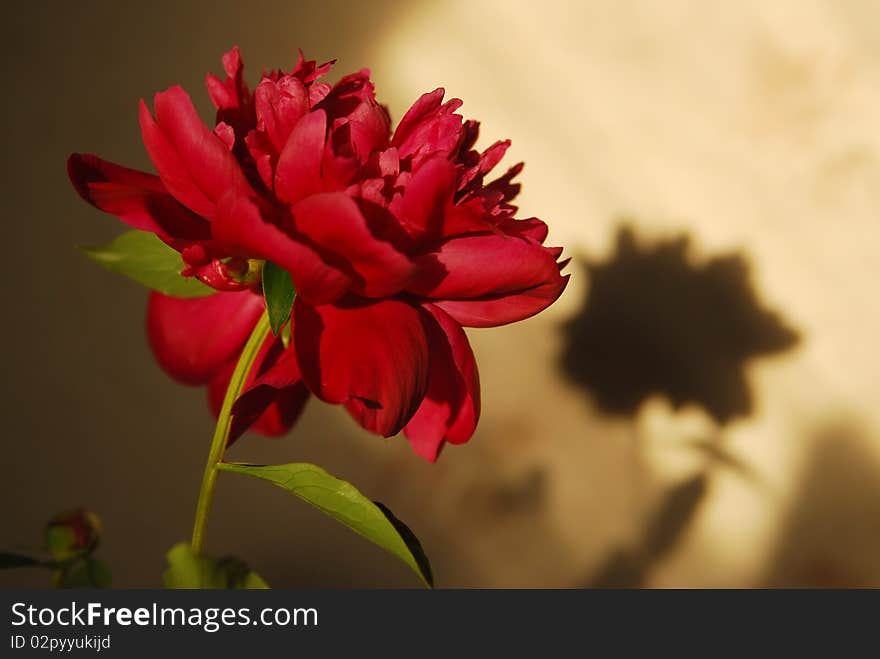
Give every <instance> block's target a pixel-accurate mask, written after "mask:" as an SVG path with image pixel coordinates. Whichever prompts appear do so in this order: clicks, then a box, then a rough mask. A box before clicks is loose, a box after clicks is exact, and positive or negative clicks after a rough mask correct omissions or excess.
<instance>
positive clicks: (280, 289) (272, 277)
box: [263, 261, 296, 336]
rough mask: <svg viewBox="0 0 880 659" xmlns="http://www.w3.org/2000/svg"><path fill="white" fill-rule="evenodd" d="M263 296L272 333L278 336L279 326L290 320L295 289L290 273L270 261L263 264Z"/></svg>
mask: <svg viewBox="0 0 880 659" xmlns="http://www.w3.org/2000/svg"><path fill="white" fill-rule="evenodd" d="M263 296H264V297H265V298H266V311H268V312H269V325H270V326H271V327H272V334H274V335H275V336H278V332H279V331H280V330H281V326H282V325H284V323H286V322H287V321H288V320H290V310H291V309H292V308H293V299H294V298H295V297H296V289H295V288H294V287H293V280H292V279H291V278H290V273H289V272H287V270H285V269H284V268H280V267H278V266H277V265H275V264H274V263H272V262H271V261H266V263H264V264H263Z"/></svg>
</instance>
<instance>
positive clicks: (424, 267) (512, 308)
mask: <svg viewBox="0 0 880 659" xmlns="http://www.w3.org/2000/svg"><path fill="white" fill-rule="evenodd" d="M417 264H418V265H420V266H421V270H420V271H419V276H418V277H417V278H416V279H414V280H413V282H412V283H411V284H410V285H409V287H408V290H410V291H412V292H413V293H416V294H419V295H422V296H424V297H427V298H430V299H433V300H437V306H439V307H441V308H442V309H443V310H444V311H446V312H447V313H448V314H450V315H451V316H452V317H453V318H455V319H456V320H457V321H458V322H459V323H461V324H462V325H465V326H470V327H492V326H495V325H503V324H505V323H510V322H514V321H516V320H522V319H524V318H528V317H529V316H533V315H534V314H536V313H538V312H539V311H541V310H543V309H545V308H546V307H547V306H549V305H550V304H551V303H553V302H554V301H555V300H556V298H558V297H559V295H561V294H562V291H563V289H564V288H565V285H566V282H567V279H568V278H567V277H562V276H561V275H560V274H559V267H558V266H557V263H556V255H555V253H554V251H553V250H552V249H548V248H546V247H542V246H541V245H539V244H537V243H536V242H534V241H532V240H530V239H521V238H515V237H510V236H503V235H498V234H485V235H476V236H465V237H461V238H453V239H452V240H448V241H446V242H445V243H443V244H442V245H441V246H440V248H439V249H438V250H437V251H435V252H433V253H431V254H426V255H424V256H422V257H420V258H419V259H417Z"/></svg>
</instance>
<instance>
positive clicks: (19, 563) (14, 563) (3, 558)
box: [0, 552, 45, 570]
mask: <svg viewBox="0 0 880 659" xmlns="http://www.w3.org/2000/svg"><path fill="white" fill-rule="evenodd" d="M43 566H45V563H44V562H43V561H40V560H37V559H36V558H31V557H30V556H25V555H24V554H10V553H7V552H0V570H11V569H13V568H17V567H43Z"/></svg>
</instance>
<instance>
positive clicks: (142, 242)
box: [80, 231, 215, 297]
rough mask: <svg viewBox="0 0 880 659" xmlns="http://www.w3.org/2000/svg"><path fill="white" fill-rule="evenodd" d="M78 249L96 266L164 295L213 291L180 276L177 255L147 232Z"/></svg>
mask: <svg viewBox="0 0 880 659" xmlns="http://www.w3.org/2000/svg"><path fill="white" fill-rule="evenodd" d="M80 249H82V251H83V252H85V253H86V255H87V256H88V257H89V258H90V259H92V260H93V261H94V262H95V263H97V264H98V265H101V266H104V267H105V268H107V269H108V270H112V271H113V272H118V273H119V274H121V275H125V276H126V277H129V278H131V279H134V280H135V281H136V282H138V283H139V284H143V285H144V286H146V287H147V288H151V289H153V290H154V291H159V292H160V293H165V294H166V295H171V296H173V297H204V296H206V295H211V294H212V293H214V292H215V291H214V289H213V288H209V287H208V286H206V285H205V284H203V283H202V282H200V281H199V280H198V279H195V278H192V277H184V276H183V275H181V274H180V271H181V270H183V259H181V257H180V254H178V253H177V252H175V251H174V250H173V249H171V248H170V247H169V246H168V245H166V244H165V243H163V242H162V241H161V240H159V238H157V237H156V235H155V234H152V233H149V232H147V231H127V232H126V233H123V234H122V235H121V236H118V237H117V238H116V239H114V240H113V241H112V242H110V243H108V244H106V245H103V246H101V247H81V248H80Z"/></svg>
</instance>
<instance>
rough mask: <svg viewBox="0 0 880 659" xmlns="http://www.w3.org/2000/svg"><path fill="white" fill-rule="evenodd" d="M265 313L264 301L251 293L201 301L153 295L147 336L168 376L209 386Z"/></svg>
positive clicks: (228, 294)
mask: <svg viewBox="0 0 880 659" xmlns="http://www.w3.org/2000/svg"><path fill="white" fill-rule="evenodd" d="M262 313H263V300H262V298H261V297H260V296H258V295H255V294H253V293H251V292H242V293H215V294H213V295H209V296H207V297H199V298H177V297H169V296H167V295H163V294H162V293H157V292H152V293H150V299H149V302H148V304H147V336H148V338H149V341H150V347H151V348H152V349H153V354H154V355H155V356H156V361H158V362H159V365H160V366H161V367H162V369H163V370H165V372H166V373H168V374H169V375H170V376H171V377H173V378H174V379H176V380H178V381H180V382H183V383H184V384H204V383H206V382H208V381H209V380H211V379H212V378H213V377H215V376H216V375H217V374H218V373H219V372H220V371H221V369H222V368H223V367H224V365H225V364H226V363H227V362H228V361H229V360H230V359H231V358H232V357H233V356H235V355H237V354H238V353H239V351H240V350H241V348H242V347H243V346H244V344H245V342H246V341H247V338H248V336H250V333H251V331H252V330H253V328H254V326H255V325H256V324H257V320H258V319H259V317H260V314H262Z"/></svg>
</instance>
